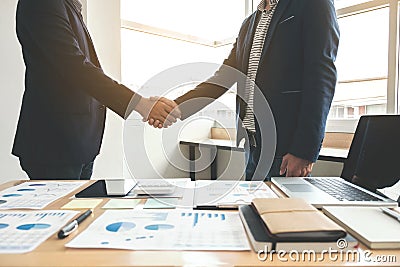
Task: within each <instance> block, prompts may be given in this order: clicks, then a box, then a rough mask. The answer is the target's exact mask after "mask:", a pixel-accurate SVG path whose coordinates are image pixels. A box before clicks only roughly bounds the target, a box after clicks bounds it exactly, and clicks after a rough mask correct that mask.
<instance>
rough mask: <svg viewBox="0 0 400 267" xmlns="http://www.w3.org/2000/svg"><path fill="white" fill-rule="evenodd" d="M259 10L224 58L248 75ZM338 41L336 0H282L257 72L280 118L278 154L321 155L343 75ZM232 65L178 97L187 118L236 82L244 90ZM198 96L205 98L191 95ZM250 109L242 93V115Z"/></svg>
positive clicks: (239, 104)
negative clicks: (231, 70)
mask: <svg viewBox="0 0 400 267" xmlns="http://www.w3.org/2000/svg"><path fill="white" fill-rule="evenodd" d="M259 13H260V11H257V12H255V13H253V14H252V15H251V16H249V17H248V18H247V19H246V20H245V21H244V22H243V24H242V26H241V29H240V32H239V36H238V37H237V39H236V43H235V44H234V45H233V49H232V51H231V53H230V55H229V57H228V58H227V59H225V61H224V65H227V66H230V67H232V68H234V69H236V70H238V71H239V72H241V73H243V74H244V75H246V74H247V68H248V63H249V55H250V49H251V46H252V42H253V37H254V32H255V29H256V27H257V17H258V16H259ZM338 43H339V28H338V24H337V18H336V11H335V8H334V5H333V1H332V0H280V1H279V3H278V6H277V7H276V10H275V14H274V16H273V18H272V21H271V24H270V28H269V31H268V34H267V36H266V39H265V44H264V48H263V51H262V55H261V59H260V64H259V68H258V72H257V77H256V85H257V86H258V87H259V89H260V91H261V92H262V94H263V95H264V96H265V98H266V99H267V101H268V103H269V106H270V108H271V110H272V113H273V117H274V120H275V124H276V131H277V146H276V153H275V156H276V157H281V156H283V155H285V154H286V153H291V154H293V155H295V156H297V157H300V158H303V159H307V160H310V161H313V162H315V161H316V160H317V158H318V154H319V150H320V148H321V144H322V140H323V137H324V132H325V124H326V119H327V115H328V113H329V109H330V105H331V102H332V99H333V95H334V89H335V85H336V80H337V75H336V68H335V65H334V61H335V59H336V54H337V49H338ZM226 69H227V68H226V67H224V66H222V67H221V68H220V69H219V70H218V71H217V72H216V73H215V74H214V76H213V77H211V78H210V79H209V80H207V81H206V82H204V83H201V84H200V85H199V86H197V87H196V88H195V89H194V90H192V91H189V92H188V93H186V94H185V95H183V96H181V97H179V98H178V99H176V101H177V103H178V104H180V105H181V111H182V112H183V117H184V118H186V117H188V116H190V115H192V114H193V113H195V112H197V111H199V110H200V109H201V108H203V107H204V106H205V105H207V104H209V103H210V102H212V100H213V99H216V98H218V97H219V96H221V95H222V94H223V93H225V92H226V90H227V88H228V89H229V88H230V87H231V86H232V85H233V84H234V83H235V82H238V89H237V90H238V94H239V95H242V96H243V95H244V92H245V86H244V84H245V83H244V82H243V81H241V79H235V78H233V77H235V75H230V74H228V72H229V71H227V70H226ZM236 78H237V77H236ZM216 82H217V83H219V84H223V85H224V87H225V88H224V87H221V86H219V85H216V84H215V83H216ZM196 98H197V99H200V98H201V99H202V100H201V101H198V102H197V103H196V102H195V101H188V100H191V99H196ZM205 98H208V99H209V100H206V99H205ZM210 99H211V100H210ZM187 101H188V102H187ZM185 102H187V103H190V104H188V105H185ZM254 109H255V110H256V109H257V102H256V100H255V104H254ZM245 110H246V104H245V103H244V101H242V100H241V99H238V101H237V115H238V117H240V119H242V120H243V117H244V114H245ZM263 127H265V126H263ZM244 134H245V131H244V130H243V128H242V125H238V141H240V139H242V138H243V136H244Z"/></svg>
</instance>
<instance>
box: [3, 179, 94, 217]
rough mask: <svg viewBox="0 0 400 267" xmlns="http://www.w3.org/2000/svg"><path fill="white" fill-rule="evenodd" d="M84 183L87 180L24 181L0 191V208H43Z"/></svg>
mask: <svg viewBox="0 0 400 267" xmlns="http://www.w3.org/2000/svg"><path fill="white" fill-rule="evenodd" d="M86 183H87V181H71V182H58V181H48V182H47V181H46V182H25V183H22V184H20V185H17V186H13V187H10V188H7V189H5V190H3V191H1V192H0V210H4V209H43V208H45V207H46V206H47V205H49V204H50V203H51V202H53V201H55V200H57V199H59V198H61V197H63V196H65V195H67V194H69V193H71V192H73V191H74V190H76V189H78V188H79V187H81V186H82V185H84V184H86Z"/></svg>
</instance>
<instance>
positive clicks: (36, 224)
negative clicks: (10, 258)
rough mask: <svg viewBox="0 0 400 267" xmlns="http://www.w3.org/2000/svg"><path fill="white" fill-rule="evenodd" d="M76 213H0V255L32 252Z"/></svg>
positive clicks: (64, 211) (47, 211)
mask: <svg viewBox="0 0 400 267" xmlns="http://www.w3.org/2000/svg"><path fill="white" fill-rule="evenodd" d="M77 213H78V212H77V211H69V210H45V211H25V212H20V211H15V212H14V211H0V254H1V253H7V254H12V253H26V252H29V251H32V250H34V249H35V248H36V247H38V246H39V245H40V244H41V243H43V242H44V241H45V240H46V239H48V238H49V237H50V236H51V235H53V234H55V233H56V232H57V231H58V230H59V229H60V228H61V227H63V226H64V225H65V224H67V222H69V221H70V220H71V219H72V218H73V217H74V216H75V215H76V214H77Z"/></svg>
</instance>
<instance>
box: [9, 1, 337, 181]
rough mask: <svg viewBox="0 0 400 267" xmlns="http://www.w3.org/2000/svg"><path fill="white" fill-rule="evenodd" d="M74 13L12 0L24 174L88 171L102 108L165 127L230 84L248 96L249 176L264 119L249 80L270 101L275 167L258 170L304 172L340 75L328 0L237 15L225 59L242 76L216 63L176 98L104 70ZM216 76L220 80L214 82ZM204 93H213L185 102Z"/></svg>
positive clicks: (86, 174) (244, 123)
mask: <svg viewBox="0 0 400 267" xmlns="http://www.w3.org/2000/svg"><path fill="white" fill-rule="evenodd" d="M81 11H82V4H81V3H80V1H79V0H36V1H31V0H19V2H18V8H17V15H16V22H17V23H16V30H17V37H18V40H19V42H20V44H21V47H22V53H23V56H24V62H25V65H26V75H25V92H24V96H23V101H22V106H21V111H20V117H19V121H18V126H17V131H16V135H15V139H14V146H13V150H12V153H13V154H14V155H15V156H17V157H19V160H20V165H21V167H22V169H23V170H24V171H25V172H26V173H27V174H28V176H29V177H30V178H31V179H89V178H90V177H91V174H92V169H93V162H94V160H95V158H96V156H97V155H98V154H99V151H100V147H101V143H102V138H103V133H104V125H105V117H106V111H105V110H106V108H109V109H111V110H113V111H114V112H115V113H117V114H118V115H119V116H121V117H122V118H127V116H128V115H129V114H130V112H131V111H133V110H135V111H137V112H139V113H140V114H141V116H142V117H143V119H144V120H145V121H147V122H148V123H149V124H151V125H152V126H154V127H156V128H163V127H165V128H167V127H169V126H171V125H172V124H173V123H174V122H176V120H178V119H186V118H187V117H189V116H191V115H192V114H194V113H195V112H197V111H199V110H200V109H201V108H203V107H204V106H206V105H208V104H209V103H211V102H212V101H213V100H215V99H217V98H219V97H220V96H221V95H223V94H224V93H225V92H226V91H227V90H228V89H229V88H230V87H231V86H232V85H233V84H235V83H236V82H237V84H238V87H237V93H238V95H241V96H244V98H246V101H241V100H240V99H239V100H238V102H237V105H236V106H237V117H238V120H237V121H238V122H239V121H240V122H241V123H238V125H237V131H238V133H237V139H238V140H240V139H242V138H243V137H245V136H247V137H248V138H247V140H248V141H249V142H248V144H247V146H246V147H247V149H246V159H247V166H246V179H248V180H249V179H252V178H253V176H254V173H255V170H256V167H257V165H258V164H264V162H259V160H260V153H261V151H262V147H263V146H262V142H263V138H266V137H262V136H261V134H260V132H261V131H260V130H262V128H263V127H271V125H259V122H258V121H257V120H256V119H255V118H254V114H253V113H252V110H253V108H254V109H255V110H256V109H257V101H256V99H255V96H256V95H257V93H256V92H255V87H257V88H258V89H259V91H260V92H261V93H262V96H263V97H265V99H266V100H267V101H268V105H269V107H270V109H271V111H272V114H273V118H274V121H275V127H276V136H277V140H276V141H277V143H276V150H275V155H274V156H273V161H272V166H271V168H270V170H269V171H267V172H266V173H262V174H261V176H263V177H257V178H258V179H260V178H266V179H269V178H270V177H271V176H282V175H285V176H307V175H309V174H310V172H311V170H312V166H313V163H314V162H315V161H316V160H317V158H318V154H319V151H320V148H321V144H322V140H323V137H324V132H325V124H326V119H327V115H328V112H329V109H330V105H331V102H332V99H333V95H334V89H335V85H336V79H337V75H336V68H335V65H334V62H335V59H336V54H337V49H338V44H339V29H338V24H337V19H336V11H335V8H334V4H333V0H262V1H261V2H260V4H259V6H258V8H257V10H256V11H255V12H254V13H253V14H251V15H250V16H249V17H247V18H246V19H245V20H244V22H243V24H242V26H241V28H240V31H239V34H238V36H237V39H236V42H235V43H234V44H233V47H232V50H231V52H230V54H229V56H228V57H227V58H226V59H225V60H224V62H223V66H228V67H231V68H233V69H235V70H237V71H238V72H240V73H242V74H243V75H244V76H245V77H246V78H247V80H248V82H245V83H243V84H240V83H239V82H238V81H236V80H235V79H230V78H228V77H224V70H223V67H221V68H220V69H219V70H218V71H216V72H215V74H214V75H213V76H212V77H211V78H210V79H209V80H208V81H205V82H203V83H201V84H199V85H198V86H197V87H196V88H195V89H194V90H191V91H189V92H188V93H186V94H184V95H183V96H180V97H178V98H177V99H175V100H169V99H166V98H163V97H160V98H157V97H150V98H145V97H142V96H140V95H139V94H136V93H135V92H133V91H131V90H129V89H128V88H127V87H125V86H124V85H122V84H119V83H118V82H116V81H114V80H112V79H111V78H110V77H108V76H107V75H106V74H105V73H104V72H103V70H102V67H101V64H100V61H99V59H98V57H97V54H96V49H95V46H94V44H93V42H92V39H91V38H90V35H89V31H88V29H87V28H86V25H85V23H84V21H83V18H82V14H81ZM149 52H150V51H149ZM221 77H222V78H225V80H226V82H225V85H226V86H225V87H223V86H220V85H217V84H216V83H213V82H212V80H221ZM204 98H206V99H209V100H210V101H203V102H204V103H201V104H195V105H193V108H192V109H190V108H186V107H185V103H186V102H188V101H196V100H197V99H204ZM199 102H201V101H200V100H199ZM245 102H247V104H246V103H245ZM253 105H254V106H253ZM261 115H262V114H261ZM264 141H265V140H264ZM258 175H259V174H258Z"/></svg>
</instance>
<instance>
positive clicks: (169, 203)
mask: <svg viewBox="0 0 400 267" xmlns="http://www.w3.org/2000/svg"><path fill="white" fill-rule="evenodd" d="M178 200H179V199H178V198H160V199H156V198H149V199H148V200H147V201H146V204H144V206H143V209H175V208H176V205H177V204H178Z"/></svg>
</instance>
